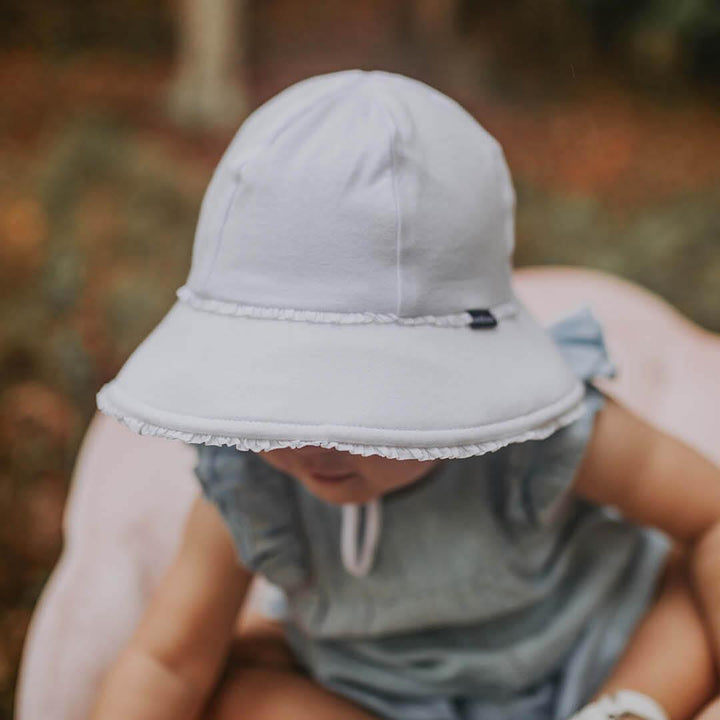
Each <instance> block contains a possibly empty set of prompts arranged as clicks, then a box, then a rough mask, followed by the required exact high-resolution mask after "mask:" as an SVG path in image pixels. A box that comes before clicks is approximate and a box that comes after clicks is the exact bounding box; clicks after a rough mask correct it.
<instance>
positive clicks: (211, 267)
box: [202, 160, 247, 289]
mask: <svg viewBox="0 0 720 720" xmlns="http://www.w3.org/2000/svg"><path fill="white" fill-rule="evenodd" d="M245 162H247V160H246V161H245ZM244 165H245V163H243V164H242V165H241V166H240V168H238V170H237V171H236V172H239V171H240V170H241V169H242V168H243V167H244ZM239 189H240V183H239V182H238V181H237V180H236V179H233V190H232V193H230V199H229V200H228V204H227V207H226V208H225V213H224V215H223V220H222V224H221V225H220V229H219V230H218V237H217V242H216V243H215V250H214V252H213V256H212V260H211V261H210V265H209V266H208V271H207V273H206V274H205V279H204V280H203V284H202V287H203V288H205V289H207V286H208V283H209V282H210V276H211V275H212V273H213V270H214V269H215V263H216V261H217V258H218V255H219V254H220V248H221V247H222V239H223V233H224V232H225V225H226V224H227V221H228V219H229V217H230V210H231V209H232V206H233V203H234V202H235V196H236V195H237V193H238V190H239Z"/></svg>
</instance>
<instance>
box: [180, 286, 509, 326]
mask: <svg viewBox="0 0 720 720" xmlns="http://www.w3.org/2000/svg"><path fill="white" fill-rule="evenodd" d="M175 294H176V295H177V297H178V299H179V300H181V301H182V302H184V303H186V304H188V305H190V306H191V307H193V308H195V309H196V310H200V311H202V312H210V313H215V314H218V315H232V316H235V317H251V318H261V319H268V320H297V321H302V322H317V323H338V324H350V323H395V324H397V325H437V326H447V327H467V325H468V324H469V323H470V322H471V321H472V319H473V318H472V315H471V314H470V313H469V312H467V311H466V310H464V311H462V312H458V313H448V314H447V315H419V316H415V317H400V316H398V315H395V314H394V313H375V312H328V311H324V310H297V309H294V308H278V307H262V306H259V305H244V304H242V303H237V302H232V301H228V300H217V299H214V298H205V297H202V296H201V295H198V294H197V293H196V292H195V291H193V290H192V289H190V288H189V287H188V286H187V285H183V286H182V287H179V288H178V289H177V290H176V291H175ZM488 309H489V310H490V311H491V312H492V314H493V315H494V316H495V318H496V319H497V320H502V319H505V318H508V317H512V316H514V315H517V313H518V306H517V304H516V303H515V302H514V301H509V302H504V303H500V304H498V305H492V306H490V307H489V308H488Z"/></svg>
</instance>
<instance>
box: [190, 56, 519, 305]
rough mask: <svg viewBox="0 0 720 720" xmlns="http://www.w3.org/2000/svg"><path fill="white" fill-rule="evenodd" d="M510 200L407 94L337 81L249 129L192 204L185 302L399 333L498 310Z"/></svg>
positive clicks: (476, 137) (404, 84)
mask: <svg viewBox="0 0 720 720" xmlns="http://www.w3.org/2000/svg"><path fill="white" fill-rule="evenodd" d="M514 206H515V193H514V190H513V187H512V182H511V179H510V174H509V171H508V168H507V165H506V163H505V159H504V157H503V153H502V150H501V148H500V146H499V144H498V143H497V142H496V141H495V139H494V138H493V137H492V136H491V135H490V134H489V133H487V132H486V131H485V130H484V129H483V128H482V126H481V125H480V124H479V123H478V122H477V121H476V120H475V119H474V118H473V117H472V116H471V115H470V114H469V113H468V112H467V111H466V110H465V109H464V108H462V107H461V106H460V105H459V104H458V103H457V102H455V101H454V100H452V99H451V98H449V97H448V96H446V95H444V94H442V93H440V92H439V91H437V90H435V89H434V88H431V87H430V86H428V85H426V84H425V83H422V82H420V81H418V80H414V79H411V78H408V77H405V76H403V75H398V74H395V73H389V72H385V71H379V70H374V71H365V70H345V71H341V72H335V73H329V74H326V75H318V76H314V77H311V78H308V79H306V80H302V81H300V82H298V83H295V84H294V85H291V86H290V87H288V88H286V89H285V90H283V91H282V92H280V93H279V94H277V95H275V96H274V97H273V98H271V99H270V100H268V101H267V102H266V103H264V104H263V105H261V106H260V107H258V108H257V109H256V110H255V111H254V112H253V113H251V114H250V115H249V116H248V117H247V118H246V120H245V122H243V124H242V125H241V126H240V128H239V130H238V132H237V133H236V135H235V137H234V138H233V140H232V142H231V143H230V146H229V147H228V149H227V150H226V152H225V154H224V155H223V157H222V159H221V161H220V163H219V164H218V167H217V168H216V170H215V173H214V175H213V177H212V179H211V181H210V184H209V186H208V189H207V191H206V193H205V197H204V199H203V203H202V208H201V212H200V218H199V221H198V226H197V230H196V234H195V244H194V247H193V257H192V266H191V269H190V274H189V277H188V280H187V283H186V287H187V288H188V289H189V290H190V291H192V292H193V293H195V294H196V295H198V296H200V297H203V298H209V299H212V300H220V301H225V302H230V303H238V304H240V305H250V306H257V307H263V308H287V309H293V310H309V311H318V312H334V313H338V312H340V313H357V312H363V313H382V314H392V315H397V316H399V317H417V316H426V315H442V314H447V313H454V312H461V311H463V310H465V309H467V308H488V307H493V306H497V305H499V304H502V303H505V302H509V301H511V300H512V297H513V296H512V290H511V286H510V278H511V271H512V253H513V249H514Z"/></svg>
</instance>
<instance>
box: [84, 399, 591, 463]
mask: <svg viewBox="0 0 720 720" xmlns="http://www.w3.org/2000/svg"><path fill="white" fill-rule="evenodd" d="M96 400H97V406H98V409H99V410H101V411H102V412H103V413H105V414H107V415H110V416H112V417H114V418H115V419H116V420H118V421H120V422H121V423H122V424H123V425H125V426H126V427H128V428H129V429H130V430H132V431H133V432H135V433H137V434H139V435H151V436H155V437H163V438H169V439H171V440H180V441H182V442H185V443H191V444H196V445H227V446H230V447H235V448H237V449H238V450H250V451H252V452H261V451H267V450H276V449H278V448H299V447H304V446H306V445H314V446H318V447H324V448H331V449H336V450H345V451H347V452H350V453H354V454H356V455H381V456H382V457H387V458H392V459H395V460H434V459H451V458H452V459H459V458H466V457H471V456H474V455H484V454H485V453H488V452H494V451H495V450H499V449H500V448H503V447H505V446H506V445H511V444H512V443H519V442H525V441H526V440H542V439H544V438H546V437H549V436H550V435H552V434H553V433H554V432H555V431H556V430H559V429H560V428H562V427H565V426H566V425H570V423H572V422H575V420H578V419H580V418H581V417H582V416H583V415H584V414H585V411H586V405H585V401H584V399H581V401H580V402H579V403H578V405H576V406H574V407H572V408H571V409H570V410H568V411H566V412H565V413H563V414H562V415H560V416H559V417H557V418H554V419H553V420H549V421H547V422H545V423H543V424H542V425H539V426H538V427H536V428H532V429H530V430H525V431H523V432H521V433H518V434H516V435H511V436H510V437H507V438H503V439H501V440H487V441H485V442H481V443H473V444H469V445H454V446H439V447H397V446H392V445H364V444H356V443H347V442H337V441H335V440H320V441H317V442H313V441H308V440H258V439H250V438H236V437H228V436H223V435H211V434H207V433H191V432H184V431H182V430H170V429H168V428H164V427H160V426H159V425H153V424H152V423H148V422H144V421H142V420H138V419H137V418H134V417H130V416H127V415H124V414H123V413H122V412H121V411H120V410H119V409H118V408H116V407H115V406H114V405H113V404H112V402H109V401H108V400H107V398H106V397H105V395H104V394H103V393H102V392H100V393H98V394H97V396H96Z"/></svg>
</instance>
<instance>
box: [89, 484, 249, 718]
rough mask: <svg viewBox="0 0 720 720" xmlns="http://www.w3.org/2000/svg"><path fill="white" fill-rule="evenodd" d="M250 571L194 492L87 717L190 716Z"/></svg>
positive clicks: (217, 665)
mask: <svg viewBox="0 0 720 720" xmlns="http://www.w3.org/2000/svg"><path fill="white" fill-rule="evenodd" d="M251 578H252V576H251V574H250V573H249V572H248V571H247V570H245V569H244V568H243V567H242V566H241V565H240V564H239V563H238V560H237V555H236V553H235V549H234V545H233V542H232V539H231V537H230V534H229V531H228V530H227V528H226V526H225V524H224V522H223V521H222V518H221V517H220V515H219V514H218V511H217V509H216V508H215V507H214V506H213V505H212V504H211V503H209V502H208V501H206V500H205V499H204V498H203V497H202V496H199V497H198V498H197V499H196V501H195V503H194V505H193V507H192V509H191V511H190V514H189V516H188V520H187V523H186V526H185V533H184V536H183V541H182V544H181V546H180V549H179V551H178V553H177V555H176V557H175V560H174V561H173V563H172V565H171V566H170V568H169V570H168V571H167V573H166V574H165V576H164V577H163V579H162V581H161V582H160V584H159V586H158V587H157V589H156V590H155V593H154V595H153V597H152V599H151V601H150V603H149V605H148V607H147V610H146V611H145V614H144V616H143V618H142V620H141V622H140V624H139V625H138V627H137V629H136V630H135V633H134V635H133V637H132V638H131V640H130V642H129V643H128V645H127V647H126V648H125V649H124V650H123V652H122V653H121V654H120V656H119V657H118V659H117V660H116V662H115V664H114V665H113V666H112V667H111V668H110V671H109V672H108V674H107V676H106V677H105V679H104V682H103V684H102V687H101V689H100V692H99V694H98V697H97V700H96V704H95V707H94V710H93V713H92V715H91V720H116V719H117V720H120V719H122V720H165V719H166V718H167V720H183V718H187V719H188V720H190V718H196V717H197V715H198V713H199V711H200V710H201V709H202V707H203V705H204V703H205V701H206V699H207V698H208V697H209V694H210V692H211V690H212V689H213V686H214V684H215V682H216V680H217V678H218V677H219V675H220V670H221V669H222V664H223V662H224V661H225V658H226V655H227V653H228V650H229V648H230V643H231V640H232V637H233V627H234V624H235V620H236V618H237V615H238V611H239V609H240V607H241V605H242V602H243V599H244V597H245V594H246V592H247V588H248V585H249V583H250V580H251Z"/></svg>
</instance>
